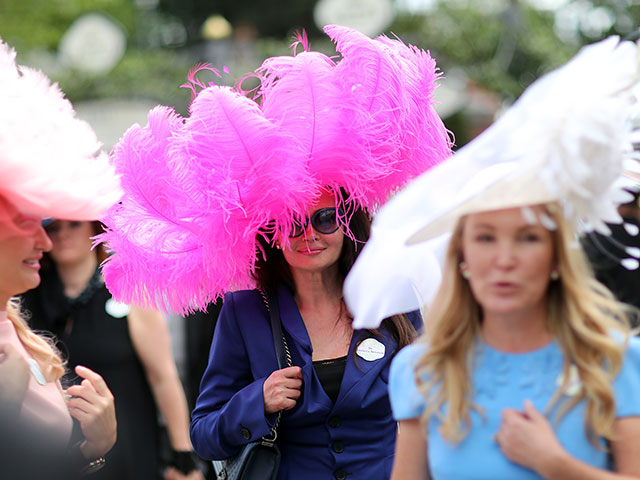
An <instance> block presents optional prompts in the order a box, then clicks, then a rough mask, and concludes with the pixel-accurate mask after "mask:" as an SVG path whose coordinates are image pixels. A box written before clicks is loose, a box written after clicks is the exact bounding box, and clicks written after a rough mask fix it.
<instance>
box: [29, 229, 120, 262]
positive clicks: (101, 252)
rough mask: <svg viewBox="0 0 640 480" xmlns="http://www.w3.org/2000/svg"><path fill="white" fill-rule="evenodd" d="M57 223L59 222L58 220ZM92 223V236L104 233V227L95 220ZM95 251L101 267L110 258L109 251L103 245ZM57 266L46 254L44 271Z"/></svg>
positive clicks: (47, 253)
mask: <svg viewBox="0 0 640 480" xmlns="http://www.w3.org/2000/svg"><path fill="white" fill-rule="evenodd" d="M56 221H57V220H56ZM89 223H91V236H92V237H93V236H96V235H99V234H101V233H103V232H104V225H103V224H102V223H101V222H99V221H97V220H94V221H92V222H89ZM93 251H94V252H95V254H96V258H97V259H98V265H100V264H101V263H102V262H104V261H105V260H106V259H107V257H108V256H109V254H108V253H107V250H106V248H105V246H104V244H103V243H101V244H99V245H97V246H96V247H94V249H93ZM54 265H55V261H54V260H53V258H51V255H50V254H49V252H45V253H44V255H43V259H42V266H43V268H44V269H50V268H53V266H54Z"/></svg>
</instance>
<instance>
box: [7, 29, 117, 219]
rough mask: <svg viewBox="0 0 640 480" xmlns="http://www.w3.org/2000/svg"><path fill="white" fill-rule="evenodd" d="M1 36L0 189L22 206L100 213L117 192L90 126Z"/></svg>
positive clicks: (64, 214) (51, 213)
mask: <svg viewBox="0 0 640 480" xmlns="http://www.w3.org/2000/svg"><path fill="white" fill-rule="evenodd" d="M15 57H16V53H15V51H14V50H13V49H12V48H10V47H9V46H8V45H6V44H5V43H3V42H2V41H1V40H0V196H1V197H3V198H4V199H6V200H8V201H9V202H10V203H11V204H12V205H13V206H14V207H15V208H17V209H18V210H19V211H20V212H21V213H24V214H27V215H33V216H39V217H56V218H64V219H69V220H95V219H98V218H99V217H100V216H101V215H102V214H103V213H104V212H105V211H106V210H107V209H108V208H109V207H110V206H111V205H113V204H114V203H115V202H117V201H118V200H119V199H120V196H121V190H120V182H119V178H118V177H117V176H116V174H115V170H114V168H113V167H112V166H111V165H110V164H109V160H108V157H107V155H106V154H105V153H104V152H100V153H97V152H98V150H99V148H100V143H99V142H98V140H97V138H96V135H95V133H94V132H93V130H92V129H91V127H90V126H89V125H88V124H87V123H86V122H84V121H82V120H79V119H77V118H75V112H74V110H73V107H72V106H71V103H70V102H69V101H68V100H67V99H65V98H64V96H63V94H62V92H61V91H60V89H59V88H58V86H57V85H55V84H53V85H52V84H51V82H50V81H49V79H48V78H47V77H46V76H45V75H44V74H43V73H41V72H39V71H36V70H33V69H31V68H27V67H24V66H18V65H17V64H16V61H15Z"/></svg>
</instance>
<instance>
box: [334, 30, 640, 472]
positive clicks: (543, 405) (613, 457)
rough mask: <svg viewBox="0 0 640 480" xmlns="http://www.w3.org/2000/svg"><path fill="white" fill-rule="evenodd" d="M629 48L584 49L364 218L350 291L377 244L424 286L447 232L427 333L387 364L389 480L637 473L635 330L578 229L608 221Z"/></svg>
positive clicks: (618, 187) (623, 135)
mask: <svg viewBox="0 0 640 480" xmlns="http://www.w3.org/2000/svg"><path fill="white" fill-rule="evenodd" d="M639 58H640V57H639V56H638V47H637V46H636V45H635V44H634V43H631V42H620V41H619V39H617V38H615V37H612V38H609V39H607V40H604V41H602V42H600V43H597V44H595V45H592V46H589V47H586V48H585V49H583V50H582V51H581V52H580V53H579V54H578V55H577V56H576V58H574V59H573V60H571V61H570V62H569V63H568V64H567V65H565V66H564V67H562V68H560V69H558V70H556V71H554V72H551V73H550V74H548V75H546V76H544V77H543V78H541V79H540V80H538V81H536V82H535V83H534V84H533V85H532V86H531V87H529V89H527V91H526V92H525V93H524V94H523V95H522V97H521V98H520V99H519V100H518V101H517V102H516V103H515V104H514V105H513V107H511V108H510V109H509V110H508V111H507V112H505V113H504V114H503V116H502V117H501V118H500V119H499V120H498V121H497V122H496V123H495V124H494V125H492V126H491V127H490V128H489V129H488V130H486V131H485V132H483V134H482V135H481V136H479V137H478V138H477V139H475V140H474V141H473V142H471V143H470V144H468V145H466V146H465V147H463V148H462V149H460V150H459V151H458V152H456V154H455V155H454V156H453V157H452V158H451V159H450V160H448V161H446V162H444V163H443V164H442V165H440V166H438V167H436V168H434V169H432V170H431V171H429V172H427V173H426V174H424V175H422V176H421V177H420V178H418V179H416V181H415V182H414V183H413V184H412V185H410V186H409V187H408V188H406V189H405V190H404V191H403V192H401V193H399V194H398V195H397V196H396V197H395V198H394V199H393V200H392V201H391V202H390V203H389V205H388V206H385V207H384V208H383V209H382V211H381V212H380V213H379V214H378V217H377V218H376V221H375V222H374V225H373V229H372V230H373V231H374V232H375V233H374V235H373V236H372V238H371V240H370V242H369V244H368V245H367V248H370V247H371V248H370V252H373V254H371V255H367V251H366V249H365V251H364V252H363V254H362V255H361V257H360V259H359V260H358V262H362V265H363V266H364V267H365V268H360V269H359V268H358V267H359V265H358V262H357V263H356V265H355V267H354V269H353V270H352V271H353V272H359V273H360V274H361V277H355V278H350V279H347V282H348V283H349V282H350V283H349V284H350V285H358V286H360V287H361V288H362V291H363V292H365V291H366V289H367V288H368V287H369V283H371V282H368V281H367V280H366V279H367V278H372V279H375V280H376V281H377V280H379V278H380V277H379V276H377V275H376V266H377V265H378V264H380V263H381V262H384V261H385V260H384V259H383V258H382V255H378V256H376V254H375V253H376V252H385V251H387V252H389V251H391V252H393V253H394V254H396V253H397V255H398V258H405V259H411V260H412V262H411V263H409V262H406V263H402V262H399V261H398V262H396V264H395V269H394V277H393V280H394V282H396V283H401V281H402V280H405V281H406V280H407V279H408V280H409V281H411V282H412V283H413V285H414V286H415V287H416V288H415V289H416V291H417V292H418V293H419V294H420V295H422V299H425V298H427V295H428V291H427V290H428V289H427V288H426V287H425V285H427V283H428V282H425V281H422V283H420V282H419V280H423V279H424V278H425V277H428V275H425V272H418V271H417V269H416V268H415V265H420V264H422V265H427V261H426V258H427V257H421V256H420V255H425V252H427V253H428V252H429V248H430V247H429V246H430V245H432V243H433V242H435V239H436V238H438V237H439V236H440V235H444V234H448V235H449V240H448V251H447V253H446V254H445V258H444V261H443V262H442V268H441V271H442V276H441V282H440V285H439V289H438V291H437V293H436V295H435V297H434V298H433V300H432V301H430V302H429V305H428V306H427V308H426V314H425V316H424V319H425V333H424V335H423V336H422V337H421V339H420V340H419V341H418V342H417V344H415V345H412V346H410V347H408V348H407V349H405V350H403V351H401V352H400V353H399V354H398V355H397V356H396V358H395V359H394V362H393V364H392V367H391V373H390V381H389V386H390V399H391V404H392V408H393V412H394V416H395V418H396V419H397V420H398V421H399V432H398V440H397V443H396V457H395V461H394V467H393V474H392V478H393V479H394V480H399V479H406V478H411V479H420V478H423V479H424V478H427V477H428V476H429V475H431V476H432V477H433V478H434V479H437V480H449V479H455V480H459V479H471V478H473V479H491V480H499V479H505V480H506V479H509V480H520V479H539V478H549V479H563V480H567V479H580V480H590V479H599V480H608V479H632V478H640V442H638V439H639V438H640V401H639V399H640V342H639V341H638V339H636V338H632V337H631V335H630V332H629V327H628V326H627V317H626V313H625V311H624V309H623V307H622V306H621V305H620V304H618V303H616V302H615V301H614V300H613V297H612V295H611V294H610V293H609V292H608V291H607V290H606V289H605V288H604V287H603V286H601V285H600V284H598V283H597V282H596V281H595V280H594V279H593V278H592V276H591V273H590V272H589V269H588V268H587V265H586V263H585V259H584V256H583V254H582V252H581V251H580V247H579V243H578V242H577V240H576V239H577V236H576V235H577V234H578V233H582V232H584V231H588V230H592V229H597V230H598V231H600V232H604V233H606V231H607V228H606V226H605V223H606V222H612V223H613V222H620V221H621V220H622V219H621V218H620V217H619V215H618V213H617V209H616V207H617V205H618V204H620V203H622V202H624V201H625V200H626V199H627V196H625V194H624V191H623V187H624V186H625V181H624V178H623V176H622V175H623V173H624V168H625V167H626V166H627V165H628V164H629V163H628V162H629V161H632V158H633V156H632V155H629V154H630V153H631V150H630V149H629V148H628V146H629V145H630V144H631V140H632V138H633V132H632V131H631V122H630V121H629V120H630V118H631V117H632V115H633V114H634V113H635V112H634V108H636V106H637V102H636V98H635V95H634V93H633V92H634V89H635V88H636V87H637V86H638V84H639V83H640V75H639V74H638V72H640V65H639ZM593 65H599V68H601V69H602V70H599V71H601V72H606V73H603V74H602V75H591V73H593ZM587 72H589V73H588V74H587ZM636 91H637V90H636ZM425 242H427V243H425ZM429 242H432V243H429ZM436 243H437V242H436ZM416 244H420V245H421V246H423V247H424V248H423V249H421V248H417V249H416V248H415V245H416ZM396 251H397V252H396ZM433 251H434V252H436V250H433ZM626 252H627V253H626V254H625V255H629V257H628V258H620V259H619V260H620V263H621V264H622V265H624V266H625V267H628V268H632V267H634V266H637V265H638V260H637V258H634V255H635V256H638V252H636V251H635V250H633V249H629V250H626ZM436 253H437V252H436ZM423 258H424V259H425V261H423V262H421V261H420V259H423ZM364 262H368V263H364ZM418 273H419V274H420V276H418V275H417V274H418ZM427 273H428V274H430V275H431V276H432V277H437V272H436V271H433V270H430V271H429V272H427ZM363 279H364V280H363ZM361 280H363V281H362V282H361ZM386 286H387V285H386V284H385V283H384V281H383V282H382V285H378V286H377V288H385V287H386ZM427 286H428V285H427ZM391 288H392V286H391V287H390V291H391ZM346 297H347V301H349V298H350V292H349V291H347V292H346ZM384 300H385V305H382V306H377V307H376V305H373V306H371V305H369V307H370V311H371V310H373V309H375V308H378V310H379V313H381V314H382V315H380V316H383V315H384V314H387V313H388V311H385V310H384V309H386V308H390V307H389V305H391V308H395V307H396V304H398V303H399V302H398V301H394V300H392V299H389V298H385V299H384ZM402 300H403V301H404V303H403V304H402V305H403V307H404V308H407V307H411V306H412V305H411V304H410V302H407V299H406V298H404V299H402ZM416 301H418V300H416ZM374 302H375V299H374V300H372V301H371V302H369V303H374ZM420 304H421V305H422V306H426V305H425V302H424V301H423V302H422V303H420ZM413 306H414V307H416V306H418V305H413ZM355 315H356V320H358V312H357V311H356V312H355ZM368 326H373V325H368Z"/></svg>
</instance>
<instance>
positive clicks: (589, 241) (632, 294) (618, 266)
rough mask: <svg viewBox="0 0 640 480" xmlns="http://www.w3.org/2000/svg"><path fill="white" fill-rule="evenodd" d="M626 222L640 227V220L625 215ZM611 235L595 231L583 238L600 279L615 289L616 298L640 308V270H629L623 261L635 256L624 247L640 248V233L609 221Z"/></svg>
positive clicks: (636, 315)
mask: <svg viewBox="0 0 640 480" xmlns="http://www.w3.org/2000/svg"><path fill="white" fill-rule="evenodd" d="M624 222H625V223H628V224H631V226H632V227H633V226H635V227H636V228H638V229H639V230H640V222H639V221H638V220H636V219H634V218H624ZM607 226H608V227H609V228H610V229H611V235H610V236H608V235H602V234H600V233H596V232H592V233H589V234H588V235H586V236H585V237H584V238H583V239H582V245H583V247H584V249H585V252H586V254H587V256H588V258H589V261H590V262H591V266H592V267H593V271H594V274H595V276H596V278H597V279H598V281H600V282H601V283H603V284H604V285H605V286H606V287H607V288H608V289H609V290H611V291H612V292H613V294H614V295H615V296H616V298H617V299H618V300H619V301H621V302H624V303H628V304H629V305H632V306H634V307H635V308H637V309H640V288H638V285H639V284H640V269H636V270H628V269H626V268H625V267H624V266H623V265H622V263H621V260H622V259H623V258H634V257H633V256H632V255H630V254H629V253H627V252H626V251H625V250H624V249H625V248H626V247H632V248H633V247H635V248H639V247H640V235H632V234H630V233H629V232H628V231H627V230H626V229H625V227H624V225H623V224H607ZM631 320H632V322H633V323H634V326H638V325H640V312H639V311H634V312H633V313H632V314H631Z"/></svg>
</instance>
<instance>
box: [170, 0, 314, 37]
mask: <svg viewBox="0 0 640 480" xmlns="http://www.w3.org/2000/svg"><path fill="white" fill-rule="evenodd" d="M316 1H317V0H279V1H277V2H274V1H273V0H160V3H159V8H160V9H161V10H163V11H165V12H168V13H171V14H173V15H175V16H177V17H179V18H180V19H182V21H183V23H184V24H185V25H186V26H187V31H188V33H189V39H190V40H191V41H192V42H196V41H198V40H199V39H200V27H201V25H202V23H203V22H204V21H205V20H206V19H207V18H208V17H209V16H210V15H214V14H220V15H222V16H223V17H225V18H226V19H227V20H228V21H229V22H231V24H233V25H242V24H250V25H253V26H254V27H255V28H256V30H257V34H258V36H260V37H277V38H288V37H290V36H291V33H292V32H294V31H295V30H299V29H303V28H304V29H305V30H306V31H307V33H308V34H309V35H310V36H318V35H320V31H319V30H318V29H317V27H316V26H315V24H314V22H313V7H314V5H315V3H316Z"/></svg>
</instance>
